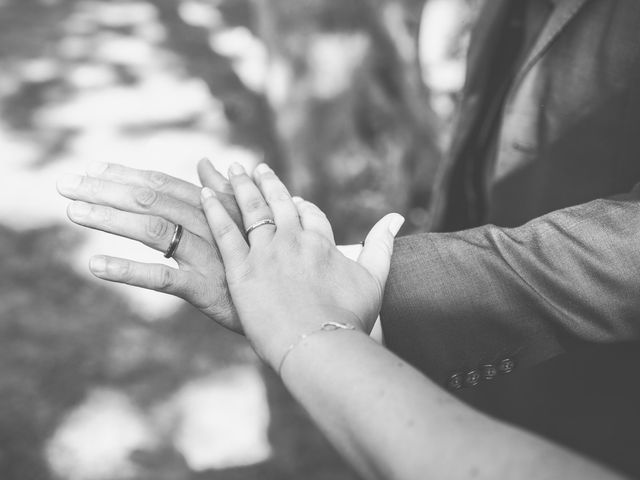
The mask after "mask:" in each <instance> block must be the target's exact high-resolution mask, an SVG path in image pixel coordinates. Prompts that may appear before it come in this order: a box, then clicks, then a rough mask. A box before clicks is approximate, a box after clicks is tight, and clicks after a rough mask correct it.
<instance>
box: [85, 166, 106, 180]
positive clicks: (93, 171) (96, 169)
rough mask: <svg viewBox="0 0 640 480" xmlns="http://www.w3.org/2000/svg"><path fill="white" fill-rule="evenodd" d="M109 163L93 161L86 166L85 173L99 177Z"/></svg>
mask: <svg viewBox="0 0 640 480" xmlns="http://www.w3.org/2000/svg"><path fill="white" fill-rule="evenodd" d="M108 166H109V165H108V164H106V163H104V162H93V163H91V164H90V165H89V166H88V167H87V175H91V176H92V177H99V176H100V175H102V174H103V173H104V172H105V170H106V169H107V167H108Z"/></svg>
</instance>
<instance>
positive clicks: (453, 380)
mask: <svg viewBox="0 0 640 480" xmlns="http://www.w3.org/2000/svg"><path fill="white" fill-rule="evenodd" d="M463 383H464V376H463V375H462V374H461V373H456V374H455V375H451V377H449V381H448V382H447V386H448V387H449V388H450V389H451V390H460V389H461V388H462V387H463Z"/></svg>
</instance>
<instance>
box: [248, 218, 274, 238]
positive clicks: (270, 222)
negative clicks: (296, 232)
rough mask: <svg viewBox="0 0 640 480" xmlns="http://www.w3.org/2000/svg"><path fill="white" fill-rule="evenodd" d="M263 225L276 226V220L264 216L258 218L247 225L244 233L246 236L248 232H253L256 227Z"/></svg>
mask: <svg viewBox="0 0 640 480" xmlns="http://www.w3.org/2000/svg"><path fill="white" fill-rule="evenodd" d="M265 225H273V226H274V227H275V226H276V222H275V220H274V219H273V218H265V219H263V220H260V221H259V222H256V223H254V224H252V225H249V226H248V227H247V229H246V230H245V231H244V234H245V235H246V236H247V237H248V236H249V234H250V233H251V232H253V231H254V230H255V229H256V228H260V227H263V226H265Z"/></svg>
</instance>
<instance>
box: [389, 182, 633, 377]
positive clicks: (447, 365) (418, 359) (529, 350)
mask: <svg viewBox="0 0 640 480" xmlns="http://www.w3.org/2000/svg"><path fill="white" fill-rule="evenodd" d="M639 214H640V191H638V190H634V192H632V193H630V194H629V195H626V196H625V197H621V198H617V199H610V200H597V201H594V202H590V203H588V204H584V205H580V206H577V207H572V208H567V209H564V210H560V211H557V212H554V213H551V214H549V215H545V216H543V217H540V218H539V219H536V220H534V221H532V222H530V223H528V224H527V225H524V226H522V227H519V228H514V229H505V228H498V227H495V226H490V225H488V226H485V227H481V228H477V229H473V230H468V231H463V232H456V233H446V234H438V233H436V234H424V235H417V236H412V237H405V238H400V239H398V240H397V241H396V245H395V249H394V255H393V259H392V265H391V273H390V275H389V280H388V282H387V290H386V293H385V298H384V301H383V306H382V325H383V329H384V333H385V341H386V344H387V345H388V347H389V348H390V349H392V350H393V351H394V352H398V353H399V354H401V356H402V357H403V358H405V359H407V360H408V361H410V362H411V363H412V364H413V365H416V366H419V368H420V369H421V370H422V371H423V372H424V373H426V374H428V375H429V376H431V377H432V378H434V379H437V380H438V381H443V382H444V381H446V379H447V378H448V376H449V375H451V374H452V373H454V372H459V371H469V370H474V369H478V368H481V366H482V365H484V364H491V363H494V362H496V361H499V360H500V359H503V358H506V357H509V358H513V359H514V360H515V361H516V363H517V365H518V368H520V367H527V366H532V365H535V364H538V363H540V362H542V361H544V360H546V359H549V358H551V357H553V356H555V355H558V354H560V353H563V352H564V351H566V350H568V349H571V348H572V347H573V346H574V345H576V344H581V343H583V342H621V341H634V340H636V339H638V338H640V323H639V322H638V321H637V318H638V314H639V313H640V302H639V301H638V298H639V297H638V295H637V294H636V292H637V288H638V276H637V271H638V269H639V268H640V250H638V248H637V236H638V234H637V232H638V231H639V229H640V215H639Z"/></svg>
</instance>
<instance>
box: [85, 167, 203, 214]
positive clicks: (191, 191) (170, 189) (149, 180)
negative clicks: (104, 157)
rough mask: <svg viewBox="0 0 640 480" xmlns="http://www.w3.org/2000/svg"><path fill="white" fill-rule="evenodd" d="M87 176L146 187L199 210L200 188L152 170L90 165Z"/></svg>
mask: <svg viewBox="0 0 640 480" xmlns="http://www.w3.org/2000/svg"><path fill="white" fill-rule="evenodd" d="M87 175H88V176H90V177H94V178H100V179H102V180H109V181H111V182H116V183H122V184H123V185H135V186H138V187H148V188H152V189H154V190H156V191H157V192H161V193H164V194H166V195H169V196H172V197H173V198H175V199H176V200H181V201H183V202H185V203H188V204H189V205H192V206H194V207H198V208H200V187H198V186H197V185H194V184H193V183H189V182H185V181H184V180H181V179H179V178H175V177H172V176H171V175H166V174H164V173H161V172H155V171H152V170H138V169H136V168H131V167H125V166H124V165H118V164H115V163H92V164H91V165H89V167H88V168H87Z"/></svg>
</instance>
